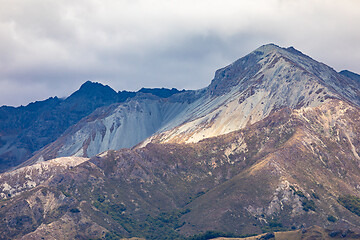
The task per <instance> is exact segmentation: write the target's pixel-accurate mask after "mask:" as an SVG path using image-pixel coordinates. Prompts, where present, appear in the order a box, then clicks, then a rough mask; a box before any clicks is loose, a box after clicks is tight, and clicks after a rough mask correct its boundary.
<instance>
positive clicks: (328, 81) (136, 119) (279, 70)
mask: <svg viewBox="0 0 360 240" xmlns="http://www.w3.org/2000/svg"><path fill="white" fill-rule="evenodd" d="M359 89H360V82H358V81H356V80H354V79H353V78H348V77H346V76H344V75H342V74H339V73H337V72H336V71H334V70H333V69H332V68H330V67H328V66H326V65H324V64H322V63H319V62H317V61H315V60H313V59H311V58H310V57H308V56H306V55H304V54H302V53H301V52H299V51H297V50H295V49H294V48H286V49H285V48H280V47H278V46H276V45H273V44H269V45H264V46H262V47H260V48H258V49H256V50H255V51H253V52H252V53H250V54H249V55H247V56H245V57H243V58H240V59H239V60H237V61H235V62H234V63H232V64H231V65H229V66H227V67H225V68H222V69H220V70H218V71H216V73H215V77H214V79H213V80H212V82H211V84H210V85H209V86H208V87H207V88H204V89H201V90H197V91H186V92H182V93H178V94H175V95H172V96H169V97H167V98H166V99H165V100H164V98H158V99H154V98H153V99H147V98H145V97H143V98H136V97H135V98H131V99H130V100H129V102H125V103H122V104H119V105H118V106H117V108H116V109H112V108H111V110H106V114H104V115H103V116H101V118H100V119H96V118H95V117H94V116H90V117H88V118H87V120H84V121H82V122H81V123H80V124H78V125H77V126H76V127H75V128H72V129H71V130H70V131H68V132H67V133H66V134H65V136H64V137H63V138H61V139H59V140H57V141H56V142H55V143H53V144H51V145H49V146H48V147H46V148H44V149H42V150H41V151H39V152H38V153H37V154H36V156H35V157H34V158H33V159H32V160H31V162H34V161H38V160H43V159H45V160H47V159H51V158H54V157H60V156H83V157H91V156H94V155H96V154H98V153H100V152H102V151H105V150H109V149H120V148H123V147H132V146H134V145H136V144H138V143H140V142H142V141H144V140H145V139H146V138H148V137H150V138H148V139H146V140H145V141H144V142H143V143H141V144H140V145H139V146H140V147H142V146H145V145H146V144H147V143H149V142H156V143H190V142H198V141H200V140H202V139H204V138H208V137H213V136H218V135H221V134H226V133H230V132H232V131H236V130H239V129H242V128H244V127H245V126H247V125H248V124H253V123H255V122H257V121H260V120H262V119H264V118H265V117H267V116H268V115H269V114H270V113H271V112H273V111H276V110H277V109H280V108H283V107H289V108H291V109H298V108H301V107H315V106H319V105H320V104H321V103H323V102H324V101H325V100H326V99H341V100H344V101H347V102H352V103H353V104H356V105H360V97H359V96H360V92H359ZM141 91H142V90H140V92H141ZM142 92H144V93H146V91H142ZM96 114H97V113H96ZM96 114H95V115H96ZM150 114H153V115H151V116H150ZM96 116H98V115H96ZM89 119H90V120H89ZM129 119H131V120H130V122H131V124H130V123H129ZM129 133H131V134H129Z"/></svg>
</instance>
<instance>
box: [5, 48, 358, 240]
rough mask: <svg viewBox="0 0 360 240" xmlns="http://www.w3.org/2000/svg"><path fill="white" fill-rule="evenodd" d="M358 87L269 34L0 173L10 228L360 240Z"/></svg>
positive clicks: (80, 234) (30, 235)
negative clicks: (202, 78) (186, 84)
mask: <svg viewBox="0 0 360 240" xmlns="http://www.w3.org/2000/svg"><path fill="white" fill-rule="evenodd" d="M359 84H360V83H359V82H358V81H357V80H356V78H354V77H353V76H352V75H351V76H350V77H348V76H346V74H344V73H343V72H342V73H341V74H340V73H337V72H336V71H335V70H333V69H332V68H330V67H328V66H326V65H324V64H322V63H319V62H317V61H315V60H313V59H311V58H310V57H308V56H306V55H304V54H302V53H301V52H299V51H298V50H295V49H294V48H292V47H291V48H280V47H278V46H276V45H273V44H270V45H265V46H262V47H260V48H258V49H256V50H255V51H253V52H252V53H250V54H249V55H247V56H245V57H243V58H240V59H239V60H237V61H235V62H234V63H232V64H230V65H229V66H227V67H224V68H222V69H220V70H218V71H216V73H215V77H214V79H213V80H212V81H211V83H210V85H209V86H208V87H206V88H204V89H200V90H195V91H182V92H178V91H176V92H175V94H170V95H167V94H168V93H169V90H166V92H164V93H163V94H160V95H159V94H158V93H157V91H158V90H154V94H152V93H148V92H146V91H139V92H138V93H136V95H135V96H133V97H131V98H128V99H127V100H126V101H125V102H119V103H115V104H111V105H109V106H103V107H101V108H97V109H96V110H95V111H94V112H92V113H91V114H89V115H87V116H86V117H84V118H82V119H81V120H80V121H79V122H78V123H76V124H75V125H73V126H71V127H70V128H68V129H67V130H66V131H65V132H64V133H63V134H62V136H61V137H60V138H58V139H57V140H56V141H54V142H52V143H51V144H49V145H47V146H46V147H45V148H43V149H41V150H39V151H38V152H37V153H36V154H35V155H34V157H33V158H32V159H30V160H29V161H26V162H25V163H24V164H23V165H22V166H21V167H18V169H16V170H13V171H9V172H6V173H2V174H0V192H1V193H0V198H1V199H2V200H1V201H0V216H1V218H0V232H2V233H3V234H2V235H1V237H2V238H4V239H41V238H44V239H60V238H62V239H97V238H100V239H101V238H102V239H120V238H123V237H142V238H146V239H204V238H205V236H209V235H211V234H212V233H214V232H207V231H216V234H213V235H214V236H215V235H216V236H219V235H228V236H229V235H231V236H244V235H253V234H261V233H263V232H272V231H287V230H297V229H301V234H302V235H301V234H300V231H295V232H293V233H290V232H289V233H288V234H298V235H301V236H307V235H306V231H309V232H308V233H309V236H310V235H311V236H312V237H315V235H316V234H315V233H319V234H321V235H322V236H324V238H326V239H327V238H329V239H332V238H340V235H341V236H347V235H348V236H349V237H350V236H351V237H354V238H359V236H358V235H356V233H354V232H360V227H359V226H360V190H359V182H360V164H359V162H360V141H359V139H360V97H359V96H360V95H359V90H358V89H360V88H359V87H360V86H359ZM155 92H156V94H155ZM122 147H132V148H122ZM120 148H122V149H120ZM56 157H62V158H56ZM51 158H55V159H52V160H48V161H42V160H47V159H51ZM313 225H317V226H320V227H313V228H310V230H306V229H307V228H308V227H310V226H313ZM323 228H325V229H328V230H323ZM314 229H315V230H314ZM230 233H231V234H230ZM310 233H311V234H310ZM313 234H315V235H313ZM344 234H345V235H344ZM270 235H271V234H268V235H264V236H268V237H269V236H270ZM286 236H290V235H286ZM1 237H0V238H1Z"/></svg>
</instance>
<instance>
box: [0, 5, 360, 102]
mask: <svg viewBox="0 0 360 240" xmlns="http://www.w3.org/2000/svg"><path fill="white" fill-rule="evenodd" d="M0 6H1V8H0V106H1V105H13V106H18V105H21V104H22V105H26V104H28V103H29V102H31V101H35V100H43V99H46V98H48V97H50V96H58V97H65V96H68V95H69V94H71V93H72V92H73V91H75V90H76V89H78V88H79V87H80V85H81V84H82V83H83V82H85V81H87V80H91V81H97V82H101V83H103V84H107V85H109V86H111V87H112V88H114V89H115V90H117V91H119V90H138V89H140V88H141V87H169V88H172V87H176V88H179V89H184V88H185V89H199V88H203V87H205V86H207V85H208V84H209V83H210V81H211V80H212V78H213V76H214V72H215V70H216V69H218V68H221V67H224V66H226V65H228V64H230V63H231V62H233V61H234V60H236V59H238V58H240V57H242V56H244V55H246V54H247V53H249V52H251V51H253V50H254V49H256V48H258V47H259V46H261V45H263V44H267V43H275V44H277V45H279V46H282V47H289V46H294V47H295V48H296V49H298V50H300V51H302V52H303V53H305V54H307V55H309V56H311V57H312V58H314V59H316V60H318V61H321V62H324V63H326V64H328V65H330V66H331V67H333V68H334V69H335V70H337V71H340V70H343V69H348V70H351V71H354V72H357V73H360V31H359V27H360V14H359V10H360V1H359V0H191V1H190V0H76V1H73V0H0Z"/></svg>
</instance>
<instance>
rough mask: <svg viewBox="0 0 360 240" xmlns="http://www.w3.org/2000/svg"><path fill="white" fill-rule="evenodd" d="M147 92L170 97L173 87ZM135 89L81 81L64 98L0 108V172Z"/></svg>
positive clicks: (121, 99) (123, 99) (173, 90)
mask: <svg viewBox="0 0 360 240" xmlns="http://www.w3.org/2000/svg"><path fill="white" fill-rule="evenodd" d="M143 91H145V92H147V93H148V95H152V94H157V95H160V96H161V95H165V96H163V97H168V96H171V95H172V94H175V93H177V92H179V91H178V90H176V89H171V90H170V89H142V90H140V91H139V92H143ZM136 94H137V93H136V92H128V91H122V92H115V91H114V90H113V89H112V88H110V87H109V86H104V85H102V84H100V83H95V82H90V81H87V82H85V83H84V84H83V85H82V86H81V87H80V89H79V90H77V91H76V92H74V93H73V94H71V95H70V96H69V97H67V98H65V99H59V98H57V97H54V98H49V99H47V100H44V101H39V102H34V103H30V104H29V105H27V106H21V107H17V108H15V107H9V106H3V107H0V172H4V171H6V170H8V169H9V168H11V167H15V166H17V165H19V164H21V163H23V162H24V161H25V160H27V159H29V158H30V157H32V156H33V154H34V152H35V151H37V150H39V149H41V148H42V147H44V146H45V145H47V144H49V143H51V142H53V141H55V140H56V139H58V138H59V137H60V136H61V135H62V134H63V133H64V132H65V130H66V129H67V128H69V127H70V126H72V125H74V124H76V123H77V122H78V121H80V120H81V119H82V118H84V117H86V116H88V115H89V114H91V113H92V112H93V111H94V110H96V109H98V108H100V107H104V106H109V105H111V104H114V103H119V102H124V101H125V100H127V99H128V98H132V97H135V96H136Z"/></svg>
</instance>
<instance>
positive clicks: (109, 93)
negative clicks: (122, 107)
mask: <svg viewBox="0 0 360 240" xmlns="http://www.w3.org/2000/svg"><path fill="white" fill-rule="evenodd" d="M94 96H101V97H102V98H105V99H115V98H116V97H117V93H116V91H115V90H114V89H112V88H111V87H109V86H108V85H103V84H101V83H99V82H91V81H86V82H85V83H83V84H82V85H81V86H80V88H79V90H77V91H76V92H74V93H73V94H71V95H70V96H69V98H74V97H75V98H77V97H94Z"/></svg>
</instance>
